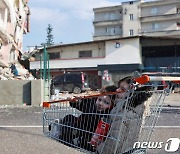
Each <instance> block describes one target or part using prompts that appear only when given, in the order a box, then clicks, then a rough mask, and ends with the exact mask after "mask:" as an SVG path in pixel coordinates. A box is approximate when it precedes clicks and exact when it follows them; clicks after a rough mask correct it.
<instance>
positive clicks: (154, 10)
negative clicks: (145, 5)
mask: <svg viewBox="0 0 180 154" xmlns="http://www.w3.org/2000/svg"><path fill="white" fill-rule="evenodd" d="M158 12H159V9H158V8H152V9H151V14H152V15H155V14H158Z"/></svg>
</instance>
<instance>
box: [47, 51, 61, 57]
mask: <svg viewBox="0 0 180 154" xmlns="http://www.w3.org/2000/svg"><path fill="white" fill-rule="evenodd" d="M48 54H49V59H59V58H60V53H59V52H56V53H48Z"/></svg>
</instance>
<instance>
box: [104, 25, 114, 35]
mask: <svg viewBox="0 0 180 154" xmlns="http://www.w3.org/2000/svg"><path fill="white" fill-rule="evenodd" d="M105 32H106V33H107V35H114V34H115V33H116V27H106V29H105Z"/></svg>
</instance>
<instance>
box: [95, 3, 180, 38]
mask: <svg viewBox="0 0 180 154" xmlns="http://www.w3.org/2000/svg"><path fill="white" fill-rule="evenodd" d="M93 11H94V22H93V25H94V37H93V38H94V40H103V39H107V38H119V37H128V36H137V35H144V36H169V37H176V38H177V37H179V34H180V20H179V19H180V1H179V0H170V1H169V0H153V1H143V0H137V1H128V2H122V4H121V5H118V6H112V7H103V8H95V9H94V10H93Z"/></svg>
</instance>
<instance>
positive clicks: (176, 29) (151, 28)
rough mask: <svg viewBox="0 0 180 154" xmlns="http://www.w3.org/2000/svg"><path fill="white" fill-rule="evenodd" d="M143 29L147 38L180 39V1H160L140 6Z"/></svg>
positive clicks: (142, 32)
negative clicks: (166, 37) (164, 37)
mask: <svg viewBox="0 0 180 154" xmlns="http://www.w3.org/2000/svg"><path fill="white" fill-rule="evenodd" d="M140 7H141V13H140V17H139V18H140V22H141V29H140V31H139V34H141V35H146V36H168V37H175V38H179V37H180V1H179V0H158V1H150V2H142V3H141V4H140Z"/></svg>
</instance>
